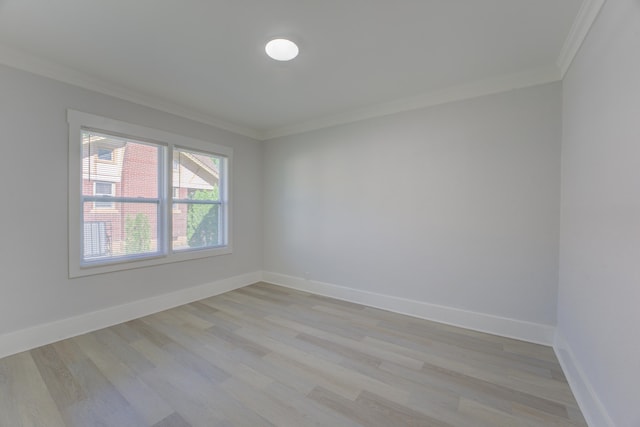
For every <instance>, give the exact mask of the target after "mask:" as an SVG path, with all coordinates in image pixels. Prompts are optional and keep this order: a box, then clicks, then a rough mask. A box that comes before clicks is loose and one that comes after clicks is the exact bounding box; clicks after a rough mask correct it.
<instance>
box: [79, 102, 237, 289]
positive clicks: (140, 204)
mask: <svg viewBox="0 0 640 427" xmlns="http://www.w3.org/2000/svg"><path fill="white" fill-rule="evenodd" d="M68 121H69V135H70V136H69V152H70V162H69V165H70V170H69V189H70V194H69V234H70V239H69V241H70V247H69V253H70V259H69V275H70V276H71V277H78V276H84V275H90V274H98V273H104V272H110V271H117V270H123V269H128V268H136V267H144V266H150V265H157V264H162V263H168V262H175V261H183V260H188V259H195V258H202V257H206V256H215V255H221V254H227V253H231V240H230V226H229V222H230V221H229V217H230V203H229V195H228V188H229V182H228V176H229V169H230V165H231V155H232V151H231V149H230V148H228V147H223V146H218V145H214V144H211V143H207V142H204V141H199V140H195V139H191V138H187V137H183V136H180V135H175V134H170V133H167V132H163V131H159V130H155V129H149V128H144V127H141V126H136V125H132V124H128V123H124V122H119V121H116V120H110V119H106V118H103V117H99V116H94V115H91V114H86V113H81V112H77V111H72V110H69V111H68ZM98 144H99V145H98ZM105 146H107V147H109V148H108V149H105V148H104V147H105ZM116 152H117V155H116V154H115V153H116ZM105 161H107V162H105ZM105 199H106V200H105Z"/></svg>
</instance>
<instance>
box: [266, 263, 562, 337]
mask: <svg viewBox="0 0 640 427" xmlns="http://www.w3.org/2000/svg"><path fill="white" fill-rule="evenodd" d="M262 280H263V281H265V282H268V283H273V284H274V285H280V286H285V287H288V288H292V289H297V290H301V291H305V292H310V293H314V294H318V295H324V296H328V297H332V298H336V299H340V300H344V301H350V302H354V303H358V304H363V305H367V306H370V307H375V308H381V309H383V310H388V311H393V312H396V313H401V314H406V315H409V316H413V317H419V318H422V319H427V320H433V321H435V322H439V323H446V324H449V325H454V326H460V327H463V328H466V329H472V330H475V331H479V332H487V333H490V334H494V335H500V336H503V337H508V338H515V339H518V340H522V341H528V342H532V343H536V344H543V345H549V346H550V345H553V337H554V330H555V328H554V326H551V325H543V324H539V323H533V322H527V321H522V320H517V319H510V318H506V317H499V316H494V315H491V314H485V313H479V312H474V311H467V310H461V309H459V308H453V307H447V306H442V305H436V304H430V303H427V302H422V301H416V300H410V299H406V298H400V297H396V296H391V295H384V294H377V293H373V292H367V291H361V290H357V289H352V288H347V287H343V286H337V285H332V284H329V283H323V282H316V281H313V280H306V279H302V278H299V277H293V276H287V275H284V274H279V273H272V272H268V271H264V272H263V276H262Z"/></svg>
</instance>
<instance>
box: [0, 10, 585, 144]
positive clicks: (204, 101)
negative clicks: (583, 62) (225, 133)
mask: <svg viewBox="0 0 640 427" xmlns="http://www.w3.org/2000/svg"><path fill="white" fill-rule="evenodd" d="M585 1H586V0H585ZM581 5H582V0H394V1H389V0H208V1H205V0H181V1H175V0H172V1H170V0H135V1H131V0H95V1H87V0H56V1H51V0H0V45H1V46H2V49H0V62H4V63H6V64H8V65H13V66H18V67H21V68H31V69H30V70H29V71H35V72H38V70H37V69H36V70H34V68H39V69H42V72H41V74H45V75H47V74H49V75H50V76H53V77H55V78H59V79H61V80H66V81H69V82H74V83H75V82H78V83H79V84H80V85H83V86H90V87H92V88H96V89H97V90H101V91H102V92H108V93H111V94H116V95H117V96H121V97H124V98H128V99H132V100H136V101H140V102H141V103H143V104H147V105H152V106H155V107H157V108H160V109H163V110H165V111H170V112H174V113H177V114H181V115H183V116H186V117H190V118H195V119H197V120H200V121H204V122H208V123H213V124H216V125H219V126H221V127H224V128H227V129H230V130H234V131H237V132H240V133H243V134H246V135H250V136H253V137H257V138H260V139H262V138H266V137H269V136H277V135H281V134H287V133H293V132H295V130H296V129H304V128H305V126H306V127H307V128H312V127H321V126H323V125H329V124H331V123H334V122H340V121H343V122H344V121H348V120H349V119H348V118H349V117H352V118H358V117H361V116H362V117H364V116H367V115H369V116H373V115H376V114H383V113H384V112H385V111H390V109H392V108H396V107H397V108H398V109H402V108H403V106H404V108H405V109H406V108H409V107H407V106H410V105H415V106H420V105H422V104H425V103H428V102H429V101H428V99H431V98H434V97H433V96H432V95H434V94H436V95H437V94H443V93H446V91H447V90H453V89H455V88H464V87H467V88H469V87H474V86H473V85H474V84H475V85H478V84H481V83H482V82H494V83H493V84H494V85H495V82H497V81H500V79H502V80H504V81H509V79H511V84H512V85H515V86H517V85H518V84H521V85H526V84H527V82H530V83H531V84H534V83H536V82H537V81H540V82H543V81H553V80H559V79H560V78H561V70H560V68H561V67H560V68H559V66H558V65H557V64H558V58H559V56H560V55H561V51H562V49H563V46H566V40H568V36H570V30H571V29H572V24H573V23H574V21H576V17H577V16H579V11H580V10H581ZM274 37H287V38H290V39H292V40H294V41H295V42H296V43H298V45H299V47H300V55H299V56H298V57H297V58H296V59H294V60H293V61H291V62H287V63H280V62H276V61H273V60H271V59H270V58H268V57H267V56H266V55H265V54H264V44H265V43H266V42H267V41H268V40H270V39H271V38H274ZM7 52H10V53H11V55H9V54H8V53H7ZM10 56H11V58H12V59H11V60H9V59H7V58H8V57H10ZM18 56H19V57H20V58H21V59H20V60H16V58H17V57H18ZM25 58H28V60H27V59H25ZM16 64H17V65H16ZM25 64H30V65H28V66H27V65H25ZM34 64H35V65H34ZM45 69H47V70H48V71H44V70H45ZM518 76H519V77H518ZM478 87H479V86H478ZM435 98H437V96H436V97H435ZM435 98H434V99H435ZM406 100H409V102H405V101H406ZM411 100H413V101H411ZM394 105H395V106H396V107H393V106H394ZM385 106H387V107H385ZM376 112H378V113H376Z"/></svg>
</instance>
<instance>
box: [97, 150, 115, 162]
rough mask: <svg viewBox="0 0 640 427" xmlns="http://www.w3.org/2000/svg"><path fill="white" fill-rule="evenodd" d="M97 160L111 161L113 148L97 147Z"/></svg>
mask: <svg viewBox="0 0 640 427" xmlns="http://www.w3.org/2000/svg"><path fill="white" fill-rule="evenodd" d="M98 160H106V161H109V162H112V161H113V148H104V147H98Z"/></svg>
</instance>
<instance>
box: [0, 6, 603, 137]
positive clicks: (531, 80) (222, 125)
mask: <svg viewBox="0 0 640 427" xmlns="http://www.w3.org/2000/svg"><path fill="white" fill-rule="evenodd" d="M585 1H586V2H604V1H605V0H585ZM583 9H584V7H583ZM583 9H581V11H582V10H583ZM594 19H595V18H594ZM574 27H575V23H574ZM572 33H573V29H572ZM0 64H4V65H6V66H9V67H12V68H17V69H20V70H23V71H27V72H30V73H33V74H37V75H40V76H44V77H48V78H51V79H54V80H57V81H61V82H64V83H68V84H71V85H74V86H78V87H81V88H84V89H88V90H92V91H94V92H99V93H102V94H105V95H109V96H113V97H116V98H119V99H123V100H126V101H130V102H134V103H136V104H140V105H144V106H146V107H150V108H154V109H156V110H160V111H164V112H166V113H170V114H174V115H176V116H180V117H184V118H186V119H190V120H194V121H196V122H200V123H204V124H207V125H210V126H214V127H216V128H219V129H224V130H226V131H229V132H233V133H236V134H239V135H243V136H246V137H249V138H253V139H257V140H262V141H264V140H269V139H274V138H279V137H283V136H288V135H294V134H299V133H304V132H309V131H313V130H318V129H323V128H328V127H333V126H338V125H342V124H348V123H353V122H357V121H361V120H366V119H371V118H375V117H382V116H387V115H391V114H396V113H401V112H404V111H410V110H416V109H420V108H426V107H432V106H435V105H440V104H446V103H449V102H454V101H460V100H464V99H470V98H476V97H479V96H484V95H491V94H495V93H500V92H505V91H509V90H514V89H521V88H525V87H530V86H536V85H539V84H544V83H551V82H555V81H559V80H562V76H563V74H562V73H561V70H560V69H558V67H557V66H555V65H551V66H547V67H543V68H537V69H532V70H527V71H523V72H519V73H513V74H507V75H501V76H496V77H492V78H489V79H484V80H479V81H475V82H471V83H467V84H463V85H459V86H452V87H449V88H444V89H440V90H436V91H432V92H428V93H423V94H419V95H414V96H411V97H406V98H401V99H397V100H394V101H390V102H385V103H381V104H377V105H373V106H370V107H365V108H361V109H357V110H352V111H347V112H344V113H340V114H335V115H331V116H326V117H322V118H318V119H313V120H310V121H306V122H302V123H297V124H294V125H291V126H284V127H279V128H274V129H266V130H262V131H261V130H256V129H252V128H247V127H243V126H240V125H236V124H234V123H230V122H226V121H223V120H220V119H218V118H216V117H213V116H211V115H208V114H204V113H202V112H199V111H195V110H193V109H190V108H188V107H185V106H183V105H179V104H176V103H173V102H170V101H166V100H162V99H159V98H157V97H152V96H148V95H144V94H142V93H140V92H137V91H135V90H131V89H128V88H125V87H123V86H119V85H115V84H112V83H109V82H106V81H104V80H102V79H98V78H95V77H92V76H90V75H88V74H85V73H81V72H78V71H76V70H73V69H71V68H69V67H65V66H62V65H59V64H56V63H54V62H51V61H48V60H44V59H42V58H38V57H35V56H33V55H29V54H26V53H24V52H20V51H17V50H14V49H12V48H9V47H7V46H4V45H2V44H0Z"/></svg>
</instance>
